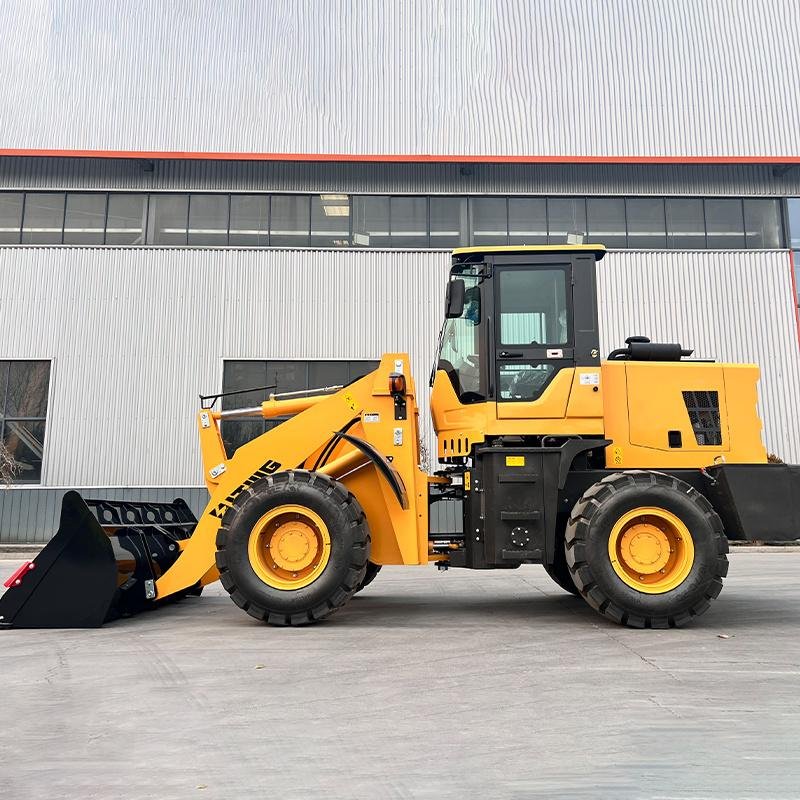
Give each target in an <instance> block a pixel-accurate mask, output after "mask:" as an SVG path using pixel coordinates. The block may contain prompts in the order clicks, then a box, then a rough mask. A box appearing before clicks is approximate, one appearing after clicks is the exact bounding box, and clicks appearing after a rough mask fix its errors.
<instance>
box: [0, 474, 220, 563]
mask: <svg viewBox="0 0 800 800" xmlns="http://www.w3.org/2000/svg"><path fill="white" fill-rule="evenodd" d="M67 491H68V490H67V489H64V488H61V489H49V488H45V487H42V488H36V489H26V488H21V487H13V488H9V489H8V490H6V489H0V543H2V544H5V543H14V544H41V543H43V542H47V541H49V540H50V538H51V537H52V536H53V535H54V534H55V532H56V531H57V530H58V522H59V519H60V518H61V500H62V499H63V497H64V494H65V493H66V492H67ZM81 494H83V496H84V497H87V498H93V499H96V500H129V501H135V502H139V501H147V502H151V503H171V502H172V501H173V500H175V498H177V497H182V498H183V499H184V500H185V501H186V503H187V504H188V506H189V508H191V509H192V513H193V514H194V515H195V516H196V517H199V515H200V514H202V512H203V509H204V508H205V507H206V504H207V503H208V492H207V491H206V489H205V487H198V486H184V487H176V488H170V489H143V488H129V489H109V488H107V487H99V488H97V487H87V488H83V489H81ZM2 557H3V556H0V558H2Z"/></svg>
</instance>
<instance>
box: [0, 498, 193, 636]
mask: <svg viewBox="0 0 800 800" xmlns="http://www.w3.org/2000/svg"><path fill="white" fill-rule="evenodd" d="M196 524H197V520H196V519H195V517H194V515H193V514H192V512H191V511H190V509H189V507H188V506H187V505H186V503H185V502H184V501H183V500H181V499H177V500H175V501H174V502H173V503H147V502H125V501H116V500H87V499H84V498H83V497H81V495H80V494H79V493H78V492H75V491H70V492H67V493H66V494H65V495H64V499H63V501H62V503H61V522H60V524H59V527H58V531H57V533H56V534H55V536H54V537H53V538H52V539H51V540H50V542H48V544H47V545H46V546H45V547H44V549H43V550H42V552H41V553H39V555H38V556H36V558H35V559H34V560H33V561H31V562H28V563H26V564H23V565H22V566H21V567H20V568H19V569H18V570H17V571H16V572H15V573H14V574H13V575H12V576H11V578H9V579H8V580H7V581H6V583H5V586H6V589H7V591H6V592H5V594H4V595H2V597H0V627H6V628H97V627H100V626H101V625H102V624H103V623H104V622H110V621H111V620H114V619H118V618H119V617H127V616H132V615H133V614H136V613H138V612H139V611H143V610H145V609H148V608H154V607H155V606H156V605H157V603H156V601H155V581H156V579H158V578H159V577H161V575H162V574H163V573H164V572H166V570H168V569H169V568H170V567H171V566H172V564H173V563H175V561H176V560H177V558H178V556H179V555H180V551H181V542H182V541H183V540H185V539H188V538H189V537H190V536H191V535H192V531H193V530H194V527H195V525H196ZM200 591H201V588H200V586H199V585H197V586H195V587H192V588H191V589H189V590H188V591H186V592H184V593H183V594H184V595H185V594H199V593H200ZM170 599H171V598H170Z"/></svg>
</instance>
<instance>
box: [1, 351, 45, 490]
mask: <svg viewBox="0 0 800 800" xmlns="http://www.w3.org/2000/svg"><path fill="white" fill-rule="evenodd" d="M19 361H35V362H42V363H46V364H49V371H48V375H47V409H46V411H45V415H44V417H20V416H9V417H6V416H4V415H3V416H0V442H4V441H5V424H6V421H7V420H11V421H12V422H16V421H20V422H43V423H44V435H43V436H42V465H41V468H40V470H39V479H38V480H24V479H22V480H21V479H20V478H19V476H17V477H15V478H14V480H13V481H12V482H11V483H10V484H9V485H10V486H47V477H48V476H47V463H48V442H49V438H50V433H49V431H50V426H49V424H48V423H49V420H50V411H51V409H52V407H53V392H54V389H53V386H54V384H55V381H54V379H53V378H54V375H55V370H56V359H55V358H54V357H52V356H25V357H23V356H9V357H0V364H2V363H7V364H9V365H10V364H11V363H13V362H19ZM7 394H8V378H6V385H5V386H3V387H0V408H2V410H3V414H5V404H6V398H7Z"/></svg>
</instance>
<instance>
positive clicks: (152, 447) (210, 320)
mask: <svg viewBox="0 0 800 800" xmlns="http://www.w3.org/2000/svg"><path fill="white" fill-rule="evenodd" d="M448 266H449V256H448V255H447V254H446V253H442V252H430V251H427V252H420V251H415V252H397V251H392V252H385V251H331V250H317V251H314V250H310V251H291V250H258V251H253V250H229V249H224V250H197V249H188V248H181V249H158V248H153V249H114V248H105V249H91V248H83V249H72V248H33V247H25V248H22V247H18V248H13V247H8V248H0V288H2V296H3V298H4V300H3V302H2V304H0V330H2V331H3V336H2V339H1V340H0V358H52V359H53V368H52V373H51V384H52V386H51V400H50V409H49V412H48V422H47V434H46V443H45V447H46V450H45V465H44V482H45V484H46V485H48V486H58V487H61V486H76V487H80V486H107V487H124V486H145V487H159V486H160V487H186V486H196V485H199V484H200V483H201V477H200V460H199V452H198V447H197V443H196V438H197V437H196V431H195V422H194V414H195V411H196V407H197V394H198V393H199V392H200V391H207V392H210V391H214V390H215V389H217V388H218V387H219V386H220V383H221V376H222V361H223V359H225V358H264V359H273V358H284V359H322V358H332V359H335V358H357V359H361V358H375V357H377V356H379V355H380V353H381V352H384V351H394V350H399V351H404V350H407V351H408V352H410V354H411V361H412V367H413V371H414V375H415V376H416V379H417V387H418V390H419V395H420V405H421V406H422V411H421V420H422V421H423V423H424V424H425V425H426V426H427V428H428V430H427V432H426V441H427V442H428V443H429V446H432V442H431V437H430V426H429V423H428V411H427V379H428V375H429V372H430V368H431V363H432V359H433V350H434V347H435V342H436V335H437V332H438V327H439V324H440V321H441V304H442V296H443V289H444V284H445V280H446V275H447V270H448ZM599 285H600V297H599V302H600V314H601V330H602V348H603V351H604V352H608V351H609V350H610V349H612V348H613V347H615V346H617V345H619V344H620V343H621V342H622V341H623V340H624V338H625V337H626V336H629V335H631V334H646V335H650V336H651V337H653V338H658V339H665V340H672V339H675V338H678V339H680V340H681V341H682V342H683V343H684V344H685V345H689V346H692V347H694V348H695V349H696V354H697V356H698V357H713V358H717V359H720V360H723V359H724V360H732V361H742V360H745V361H755V362H757V363H759V364H760V365H761V368H762V382H761V398H762V399H761V413H762V416H763V419H764V422H765V440H766V443H767V445H768V447H769V449H770V450H773V451H775V452H776V453H778V454H780V455H781V456H782V457H783V458H785V459H786V460H793V461H798V460H800V431H799V430H798V427H797V424H796V409H797V408H798V406H800V348H799V347H798V340H797V328H796V324H795V317H794V306H793V302H792V288H791V274H790V262H789V256H788V254H787V253H783V252H775V251H770V252H762V251H749V252H738V251H724V252H714V251H708V252H675V251H670V252H652V251H648V252H636V251H626V252H613V253H610V254H609V255H608V256H607V258H606V259H605V260H604V261H603V262H601V265H600V270H599ZM434 452H435V451H434ZM15 491H17V490H15ZM172 492H174V490H173V489H170V493H172ZM26 513H28V512H26ZM48 513H50V512H48ZM0 535H6V536H9V535H12V534H10V533H9V532H3V531H0Z"/></svg>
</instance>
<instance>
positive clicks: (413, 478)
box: [156, 354, 428, 599]
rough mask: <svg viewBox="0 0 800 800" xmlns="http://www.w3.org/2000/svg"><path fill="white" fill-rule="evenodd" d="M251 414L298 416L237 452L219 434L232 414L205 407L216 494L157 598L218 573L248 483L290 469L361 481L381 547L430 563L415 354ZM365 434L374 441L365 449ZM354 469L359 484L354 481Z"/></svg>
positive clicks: (202, 416) (206, 450) (203, 430)
mask: <svg viewBox="0 0 800 800" xmlns="http://www.w3.org/2000/svg"><path fill="white" fill-rule="evenodd" d="M398 374H400V375H403V376H404V377H405V392H404V396H403V400H402V402H403V412H402V414H399V413H398V405H397V398H396V397H395V396H394V395H393V394H392V391H391V386H390V381H391V378H392V376H393V375H398ZM239 413H242V412H239ZM244 413H245V414H247V415H250V416H255V415H256V414H257V415H258V416H261V417H264V418H271V417H278V416H286V415H289V414H293V416H291V418H290V419H288V420H286V421H285V422H284V423H282V424H281V425H279V426H277V427H275V428H273V429H272V430H270V431H267V432H266V433H264V434H262V435H261V436H259V437H257V438H255V439H253V440H252V441H250V442H248V443H247V444H245V445H243V446H242V447H240V448H239V449H238V450H237V451H236V452H235V453H234V454H233V455H231V456H228V454H227V453H225V448H224V445H223V443H222V438H221V435H220V430H219V423H220V422H221V421H222V419H224V418H225V416H228V415H229V414H228V412H214V411H211V410H209V409H203V410H201V411H200V413H199V415H198V427H199V435H200V442H201V449H202V452H203V463H204V477H205V480H206V483H207V485H208V486H209V490H210V492H211V497H210V499H209V502H208V505H207V506H206V508H205V510H204V512H203V514H202V516H201V517H200V519H199V521H198V523H197V527H196V528H195V530H194V533H193V534H192V536H191V537H190V538H189V539H188V540H187V541H186V543H185V545H184V546H183V548H182V552H181V554H180V556H179V558H178V559H177V561H176V562H175V564H174V565H173V566H172V567H171V568H170V569H169V570H168V571H167V572H166V573H165V574H164V575H163V576H162V577H161V578H160V579H159V580H158V581H157V583H156V597H157V598H159V599H160V598H164V597H167V596H169V595H172V594H175V593H177V592H180V591H183V590H185V589H186V588H187V587H190V586H193V585H195V584H196V583H197V582H198V581H202V582H203V583H208V582H211V581H212V580H214V579H216V577H217V576H216V572H215V564H214V559H215V552H216V537H217V532H218V530H219V528H220V526H221V524H222V521H223V518H224V516H225V513H226V511H227V510H228V509H229V508H230V507H231V505H232V504H233V501H234V500H235V499H236V497H237V496H238V495H239V494H240V493H241V492H243V491H246V490H247V488H248V486H250V485H252V484H254V483H255V482H256V481H258V480H260V479H262V478H266V477H269V476H270V475H272V474H274V473H276V472H281V471H285V470H289V469H297V468H300V469H313V468H316V469H317V471H321V472H324V473H326V474H331V475H332V476H333V477H337V478H340V479H342V478H345V483H346V484H347V483H350V482H352V484H353V485H352V487H350V490H351V491H353V492H354V493H355V494H356V495H357V496H358V495H359V493H366V492H369V493H370V495H372V496H371V497H370V498H367V497H363V505H364V507H365V510H366V511H367V515H368V518H369V521H370V526H371V529H372V535H373V544H374V546H375V549H376V552H378V553H381V552H384V553H390V554H394V556H393V558H394V559H395V560H397V562H398V563H405V564H424V563H427V560H428V543H427V528H428V513H427V511H428V509H427V475H425V473H423V472H422V471H421V470H420V469H419V438H418V431H417V408H416V404H415V396H414V384H413V381H412V379H411V376H410V371H409V359H408V356H407V355H405V354H388V355H384V356H383V358H382V360H381V363H380V365H379V367H378V368H377V369H376V370H375V371H374V372H372V373H370V374H369V375H366V376H364V377H363V378H361V379H359V380H357V381H355V382H354V383H352V384H350V385H349V386H346V387H343V388H341V389H339V390H338V391H335V392H333V393H330V394H323V395H311V396H307V397H302V398H290V399H287V400H281V399H279V397H278V396H273V397H271V398H270V399H269V400H267V401H266V402H265V403H263V404H262V406H261V407H260V408H256V409H249V410H246V411H245V412H244ZM400 416H402V418H397V417H400ZM342 432H345V433H346V434H347V435H341V434H342ZM355 439H358V440H359V441H361V442H365V443H366V444H367V445H368V447H366V448H365V447H360V446H359V445H358V443H357V442H355V441H354V440H355ZM369 450H373V451H374V452H376V453H377V454H383V455H384V456H388V457H389V458H390V459H391V462H390V464H391V472H392V475H393V476H396V478H397V480H399V481H400V482H401V484H402V486H403V487H404V488H405V492H406V497H407V501H406V503H405V505H406V507H405V508H404V507H403V503H402V502H401V501H400V500H398V496H397V486H396V485H393V484H392V480H387V479H386V478H385V477H380V472H381V470H379V469H377V468H375V467H373V466H372V465H371V463H372V462H373V461H374V458H372V456H371V455H370V453H369V452H368V451H369ZM387 463H389V462H388V460H387ZM366 473H369V477H367V475H366ZM352 474H356V475H357V476H358V480H355V479H353V480H352V481H348V480H347V479H346V476H347V475H352ZM384 474H385V470H384ZM376 489H378V492H379V501H378V502H379V504H380V506H382V508H381V509H380V511H381V512H383V513H380V515H379V514H378V513H377V510H376V513H375V514H374V515H373V518H370V515H369V510H368V509H369V508H370V507H375V503H376V499H375V496H374V495H375V490H376ZM361 499H362V498H361V497H359V500H361ZM378 516H380V518H378ZM381 540H384V541H381Z"/></svg>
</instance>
